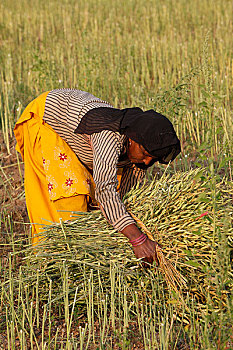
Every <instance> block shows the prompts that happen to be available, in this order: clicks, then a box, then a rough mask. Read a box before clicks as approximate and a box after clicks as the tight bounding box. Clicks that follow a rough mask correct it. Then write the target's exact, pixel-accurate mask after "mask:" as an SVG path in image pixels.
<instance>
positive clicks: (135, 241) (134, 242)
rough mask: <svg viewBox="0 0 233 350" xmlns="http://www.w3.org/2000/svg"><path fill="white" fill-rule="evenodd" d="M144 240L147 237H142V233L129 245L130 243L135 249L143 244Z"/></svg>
mask: <svg viewBox="0 0 233 350" xmlns="http://www.w3.org/2000/svg"><path fill="white" fill-rule="evenodd" d="M146 240H147V236H146V235H144V233H142V234H141V236H139V237H138V238H136V239H133V240H131V241H129V243H131V244H132V246H133V247H137V246H138V245H141V244H142V243H144V242H145V241H146Z"/></svg>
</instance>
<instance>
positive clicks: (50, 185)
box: [48, 182, 53, 192]
mask: <svg viewBox="0 0 233 350" xmlns="http://www.w3.org/2000/svg"><path fill="white" fill-rule="evenodd" d="M48 190H49V192H51V191H52V190H53V184H51V182H49V183H48Z"/></svg>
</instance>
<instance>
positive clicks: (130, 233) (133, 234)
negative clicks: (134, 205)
mask: <svg viewBox="0 0 233 350" xmlns="http://www.w3.org/2000/svg"><path fill="white" fill-rule="evenodd" d="M121 232H122V233H123V235H124V236H125V237H127V238H128V239H129V241H130V242H132V241H135V240H138V239H139V238H140V237H142V235H144V234H143V233H142V232H141V231H140V230H139V229H138V228H137V226H136V225H135V224H130V225H128V226H126V227H125V228H124V229H123V230H122V231H121ZM144 236H145V237H147V236H146V235H144ZM136 242H137V241H136Z"/></svg>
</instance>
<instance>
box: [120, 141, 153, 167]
mask: <svg viewBox="0 0 233 350" xmlns="http://www.w3.org/2000/svg"><path fill="white" fill-rule="evenodd" d="M127 153H128V157H129V160H130V161H131V162H132V163H142V164H143V163H144V164H145V165H149V164H150V162H151V161H152V160H153V159H154V157H152V156H151V155H150V154H149V153H148V152H147V151H146V150H145V148H144V147H143V146H142V145H140V144H139V143H137V142H135V141H133V140H131V139H129V147H128V152H127Z"/></svg>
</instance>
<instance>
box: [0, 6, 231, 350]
mask: <svg viewBox="0 0 233 350" xmlns="http://www.w3.org/2000/svg"><path fill="white" fill-rule="evenodd" d="M129 14H130V15H129ZM231 14H232V1H228V0H225V1H220V0H215V1H207V0H202V1H201V0H197V1H195V2H193V1H185V0H179V1H176V3H175V4H174V2H173V1H171V0H165V1H163V2H161V1H156V2H155V1H152V0H149V1H147V2H145V3H144V4H143V5H142V3H141V2H140V1H137V0H129V1H123V0H122V1H118V2H112V1H105V0H101V1H99V2H97V1H95V0H88V1H82V0H81V1H79V2H74V1H72V0H69V1H68V0H66V1H63V2H57V1H54V0H53V1H49V2H47V1H44V0H42V1H38V0H36V1H34V2H33V3H30V2H28V1H26V0H23V1H20V2H18V1H15V0H11V1H9V0H8V1H5V0H3V1H2V2H1V4H0V23H1V26H0V44H1V46H0V63H1V76H0V79H1V84H0V93H1V98H0V114H1V128H2V135H1V137H2V139H1V148H0V153H1V164H0V171H1V173H0V175H1V177H0V179H1V185H0V191H1V192H0V195H1V265H0V275H1V277H0V278H1V294H0V298H1V299H0V302H1V304H0V307H1V311H0V331H1V333H0V346H2V347H3V348H4V349H5V348H8V349H27V348H28V349H30V348H31V349H55V348H57V349H61V348H64V349H65V348H66V349H87V348H89V349H131V348H134V349H140V350H141V349H151V350H154V349H185V350H186V349H218V350H222V349H226V350H227V349H231V348H232V347H233V345H232V341H233V340H232V333H233V332H232V324H231V323H232V322H231V321H232V316H233V307H232V296H231V292H232V161H233V159H232V154H233V139H232V137H233V123H232V97H233V96H232V77H233V76H232V72H233V66H232V56H231V50H232V46H233V38H232V35H231V34H230V33H232V16H231ZM59 87H69V88H78V89H82V90H86V91H90V92H92V93H93V94H95V95H97V96H99V97H101V98H103V99H105V100H109V102H111V103H113V104H114V105H115V106H116V107H126V106H136V105H138V106H140V107H142V108H146V109H149V108H156V110H158V111H160V112H163V113H165V114H166V115H167V116H168V117H169V118H170V119H171V120H172V122H173V123H174V125H175V128H176V130H177V133H178V135H179V137H180V139H181V143H182V148H183V152H182V154H181V156H180V157H179V158H178V160H177V161H176V162H174V164H173V165H171V166H169V167H168V168H167V169H166V174H165V175H164V176H163V177H162V178H161V175H162V173H163V172H164V170H165V169H164V168H163V167H160V168H158V169H157V168H156V169H153V170H151V171H150V172H149V173H148V183H150V182H151V181H153V177H154V175H155V173H156V174H157V179H158V181H157V182H155V183H154V184H153V189H152V188H151V189H150V191H149V190H148V189H149V187H145V188H144V191H145V192H144V193H142V192H140V191H141V190H140V189H136V190H134V192H132V193H131V194H129V196H128V198H126V201H127V203H128V204H127V205H128V207H129V208H130V210H131V211H132V212H133V213H134V214H136V215H137V217H139V218H140V220H141V221H142V222H143V223H144V224H146V226H147V228H148V229H149V230H150V231H151V232H152V233H153V234H154V235H155V238H156V239H158V240H159V242H160V243H161V245H162V248H163V250H164V252H165V254H166V256H167V257H168V258H169V259H170V260H171V261H172V262H173V264H174V265H175V266H176V268H177V269H179V271H180V272H181V273H182V274H183V275H184V277H185V278H186V279H187V281H188V289H187V290H183V291H181V292H180V293H177V292H175V291H172V290H170V289H169V288H168V287H167V286H166V283H165V280H164V277H163V275H162V274H161V273H159V270H158V269H156V268H155V267H154V268H152V269H151V270H149V271H143V270H141V269H139V268H138V267H137V266H138V265H137V262H136V261H135V260H134V258H133V255H132V252H131V250H130V248H129V247H128V245H127V244H126V242H125V241H124V240H123V238H122V237H121V236H119V235H117V233H115V232H113V231H112V229H111V228H110V227H109V226H108V225H107V224H106V222H105V221H104V219H103V218H101V216H100V215H99V213H94V214H87V215H86V216H85V215H84V216H82V217H80V216H77V222H76V224H75V225H74V224H71V223H60V224H59V225H57V226H55V227H54V228H53V229H51V228H50V229H48V230H47V235H48V238H49V239H48V242H47V243H46V246H45V250H44V253H40V254H37V255H35V254H32V252H31V249H30V246H29V239H28V236H27V235H28V231H29V226H28V225H27V224H23V223H27V222H28V219H27V214H26V210H25V204H24V192H23V167H22V163H21V160H20V159H19V158H18V157H17V155H16V152H15V150H14V141H13V131H12V130H13V125H14V123H15V121H16V120H17V119H18V117H19V115H20V114H21V112H22V110H23V108H24V107H25V105H26V104H27V103H28V102H30V101H31V100H32V99H33V98H34V97H36V96H37V95H38V94H39V93H41V92H42V91H46V90H50V89H53V88H59ZM3 141H4V142H3ZM194 168H197V170H195V171H196V172H195V173H194V172H193V170H192V169H194ZM180 172H181V173H180ZM166 176H167V177H166ZM189 176H190V177H189ZM194 177H195V179H194ZM147 186H149V185H148V184H147ZM159 186H160V187H159ZM179 186H180V187H179ZM153 191H154V192H153ZM156 191H157V192H156ZM149 192H150V193H149ZM150 195H151V197H150ZM206 211H208V215H205V216H203V217H200V216H201V215H202V214H203V213H205V212H206ZM88 215H89V216H88ZM199 217H200V218H199ZM198 218H199V219H198ZM91 225H92V226H91ZM90 227H92V231H91V233H90ZM155 227H157V230H156V229H155ZM96 230H98V233H97V232H96ZM158 232H159V234H158ZM100 233H101V240H100V239H99V237H100V235H99V234H100ZM88 235H89V236H88ZM61 237H62V241H61ZM87 237H88V238H87ZM116 237H117V239H116ZM88 242H89V243H90V245H88V244H87V243H88ZM93 245H94V246H95V248H96V249H95V250H93V249H91V248H90V247H93ZM84 248H85V249H84ZM58 252H59V255H58V254H57V253H58ZM80 252H82V254H83V255H82V256H79V259H78V255H80V254H81V253H80ZM75 274H76V275H75ZM77 276H78V278H77ZM181 295H182V297H181Z"/></svg>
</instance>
